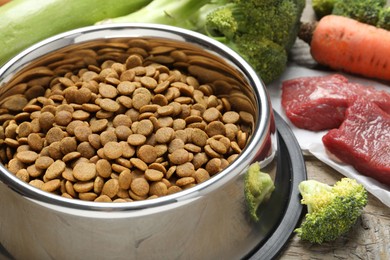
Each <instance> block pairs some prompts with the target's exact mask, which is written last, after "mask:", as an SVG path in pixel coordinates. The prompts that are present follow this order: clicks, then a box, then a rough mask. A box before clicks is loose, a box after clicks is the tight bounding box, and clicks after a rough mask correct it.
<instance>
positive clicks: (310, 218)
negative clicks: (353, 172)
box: [295, 178, 367, 244]
mask: <svg viewBox="0 0 390 260" xmlns="http://www.w3.org/2000/svg"><path fill="white" fill-rule="evenodd" d="M299 191H300V193H301V195H302V204H306V205H307V214H306V216H305V218H304V220H303V222H302V223H301V226H300V227H299V228H297V229H295V232H296V233H297V234H298V236H299V237H300V238H301V239H303V240H308V241H310V242H311V243H317V244H321V243H323V242H327V241H333V240H335V239H337V238H338V237H340V236H341V235H343V234H345V233H346V232H347V231H349V230H350V228H351V227H352V226H353V225H354V224H355V222H356V220H357V219H358V217H359V216H360V215H361V212H362V209H363V208H364V207H365V206H366V204H367V191H366V190H365V188H364V187H363V186H362V185H361V184H359V183H357V181H356V180H354V179H350V178H342V179H341V180H340V181H338V182H337V183H336V184H335V185H333V186H329V185H327V184H324V183H321V182H318V181H315V180H307V181H303V182H301V183H300V184H299Z"/></svg>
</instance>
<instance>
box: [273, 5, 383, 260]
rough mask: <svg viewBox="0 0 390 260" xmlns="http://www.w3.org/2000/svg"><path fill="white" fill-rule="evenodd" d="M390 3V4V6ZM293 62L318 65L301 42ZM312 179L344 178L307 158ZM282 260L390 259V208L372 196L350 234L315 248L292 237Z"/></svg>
mask: <svg viewBox="0 0 390 260" xmlns="http://www.w3.org/2000/svg"><path fill="white" fill-rule="evenodd" d="M389 2H390V1H388V3H389ZM313 19H315V17H314V14H313V10H312V7H311V0H307V5H306V8H305V11H304V13H303V15H302V21H310V20H313ZM292 52H293V59H294V60H295V62H297V63H299V64H302V65H303V66H314V64H315V63H314V61H313V60H312V59H311V57H310V53H309V50H308V46H307V45H306V44H305V43H303V42H302V41H300V40H297V43H296V45H295V46H294V49H293V51H292ZM305 162H306V168H307V177H308V179H314V180H318V181H321V182H324V183H327V184H331V185H333V184H334V183H335V182H336V181H338V180H340V179H341V178H342V177H344V176H343V175H342V174H340V173H339V172H337V171H335V170H333V169H332V168H331V167H329V166H327V165H326V164H324V163H322V162H321V161H319V160H317V159H316V158H315V157H312V156H305ZM278 259H281V260H284V259H288V260H290V259H348V260H349V259H364V260H365V259H370V260H371V259H375V260H377V259H378V260H388V259H390V208H389V207H387V206H385V205H384V204H383V203H382V202H381V201H379V200H378V199H377V198H376V197H374V196H372V195H371V194H369V196H368V205H367V206H366V207H365V208H364V210H363V214H362V216H361V217H360V218H359V219H358V221H357V223H356V225H355V226H354V227H353V229H352V230H350V232H348V233H347V234H345V235H344V236H342V237H340V238H339V239H337V240H336V241H333V242H330V243H323V244H322V245H313V244H311V243H308V242H304V241H301V240H300V239H299V238H298V237H297V236H296V235H295V234H293V235H292V237H291V238H290V240H289V242H288V243H287V245H286V246H285V247H284V250H283V251H282V252H281V254H280V255H279V256H278Z"/></svg>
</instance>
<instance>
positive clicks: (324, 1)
mask: <svg viewBox="0 0 390 260" xmlns="http://www.w3.org/2000/svg"><path fill="white" fill-rule="evenodd" d="M335 2H336V0H312V7H313V10H314V13H315V14H316V16H317V18H319V19H320V18H322V17H324V16H325V15H329V14H331V13H332V11H333V6H334V3H335Z"/></svg>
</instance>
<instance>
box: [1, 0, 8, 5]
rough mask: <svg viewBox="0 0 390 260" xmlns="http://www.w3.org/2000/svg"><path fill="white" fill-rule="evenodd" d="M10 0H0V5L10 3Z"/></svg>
mask: <svg viewBox="0 0 390 260" xmlns="http://www.w3.org/2000/svg"><path fill="white" fill-rule="evenodd" d="M9 1H10V0H0V6H1V5H4V4H6V3H8V2H9Z"/></svg>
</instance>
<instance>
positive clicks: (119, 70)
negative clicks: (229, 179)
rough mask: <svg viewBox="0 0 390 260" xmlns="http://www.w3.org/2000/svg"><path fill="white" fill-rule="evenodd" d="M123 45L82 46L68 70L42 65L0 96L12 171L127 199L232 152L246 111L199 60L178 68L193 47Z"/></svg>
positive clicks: (246, 131) (210, 171) (245, 134)
mask: <svg viewBox="0 0 390 260" xmlns="http://www.w3.org/2000/svg"><path fill="white" fill-rule="evenodd" d="M127 44H128V46H129V48H128V50H127V53H128V57H125V56H121V57H120V58H119V57H118V58H116V57H117V53H119V52H115V48H116V47H115V46H116V45H112V46H113V47H112V48H111V47H110V48H107V49H105V50H104V51H101V52H100V51H99V47H96V48H95V47H94V49H85V51H87V52H88V53H89V54H90V55H91V56H88V57H91V61H90V62H89V61H88V59H86V60H85V61H83V62H84V63H85V64H84V65H82V63H83V62H80V63H77V64H65V65H66V66H69V67H72V69H69V70H67V69H66V66H64V67H56V66H57V65H55V64H54V65H53V64H49V65H48V66H47V67H44V66H43V65H42V68H43V69H42V70H41V72H40V73H44V74H39V73H38V72H39V71H38V72H37V73H36V75H35V74H32V75H30V76H29V78H28V80H27V81H26V82H25V83H26V85H27V87H26V88H27V90H26V92H25V94H20V93H18V94H15V95H11V96H9V97H8V98H7V100H5V101H4V102H3V103H2V105H0V119H1V122H2V125H0V145H1V146H2V148H5V149H4V151H5V152H4V156H2V157H1V158H2V159H3V160H4V161H3V163H4V164H5V165H6V166H7V167H8V169H9V170H10V172H12V173H14V174H15V175H16V177H17V178H19V179H21V180H23V181H25V182H28V183H30V184H31V185H32V186H34V187H37V188H40V189H42V190H44V191H48V192H52V193H55V194H58V195H61V196H63V197H65V198H73V199H81V200H86V201H96V202H130V201H137V200H145V199H153V198H157V197H161V196H165V195H169V194H173V193H176V192H180V191H181V190H183V189H188V188H191V187H193V186H194V185H196V184H198V183H202V182H204V181H207V180H208V179H210V178H212V176H213V175H215V174H218V173H219V172H220V171H222V170H223V169H224V168H226V167H227V166H228V165H229V164H230V163H232V162H233V161H234V160H235V159H236V158H237V156H238V155H239V154H240V153H241V151H242V149H244V147H245V145H246V144H247V141H248V139H249V137H250V135H251V126H252V124H253V122H254V119H253V116H252V115H251V114H250V113H248V112H247V111H239V110H237V111H234V110H231V109H232V107H236V105H238V106H237V107H240V104H235V103H234V104H233V103H231V102H230V101H229V97H218V96H217V94H219V93H214V90H215V89H214V85H213V80H210V82H204V81H205V80H206V81H207V80H208V79H209V77H208V76H209V75H203V74H202V73H199V72H197V69H196V68H195V67H196V65H195V66H194V67H191V68H188V70H187V71H181V69H182V68H183V67H182V66H184V65H185V64H187V63H188V64H191V56H190V55H188V53H190V52H187V51H185V50H182V49H180V48H181V47H180V48H174V47H171V46H165V45H164V44H161V45H160V46H149V43H148V41H138V40H131V41H129V42H128V43H127V42H123V43H121V44H120V46H122V48H123V46H126V45H127ZM118 46H119V45H118ZM101 48H105V47H104V44H103V45H102V46H101ZM118 48H121V47H118ZM111 49H112V51H114V54H113V55H110V54H109V52H110V50H111ZM107 52H108V53H107ZM103 53H104V54H103ZM120 53H123V49H121V51H120ZM99 55H101V57H99ZM105 55H107V56H105ZM92 57H96V60H95V58H92ZM107 57H109V59H110V60H105V59H106V58H107ZM116 59H118V60H116ZM59 64H60V63H59ZM176 64H177V67H176ZM194 64H197V62H195V63H194ZM186 66H187V65H186ZM218 69H220V68H218ZM49 72H50V73H49ZM192 72H194V73H193V75H192ZM203 73H204V72H203ZM42 75H45V77H44V78H45V79H43V78H42ZM203 77H204V79H202V78H203ZM218 80H222V79H218ZM34 82H35V83H34ZM22 83H24V82H22ZM38 83H39V84H38ZM222 84H225V85H226V84H228V83H227V82H222ZM242 97H244V96H242ZM233 105H234V106H233ZM241 107H247V104H241ZM3 111H4V112H3Z"/></svg>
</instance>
